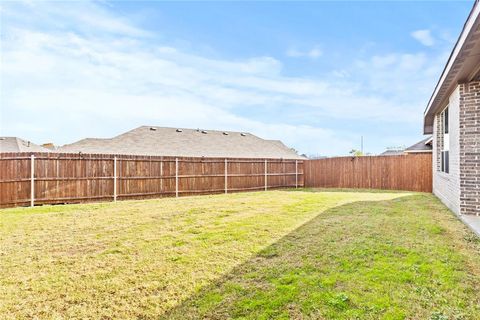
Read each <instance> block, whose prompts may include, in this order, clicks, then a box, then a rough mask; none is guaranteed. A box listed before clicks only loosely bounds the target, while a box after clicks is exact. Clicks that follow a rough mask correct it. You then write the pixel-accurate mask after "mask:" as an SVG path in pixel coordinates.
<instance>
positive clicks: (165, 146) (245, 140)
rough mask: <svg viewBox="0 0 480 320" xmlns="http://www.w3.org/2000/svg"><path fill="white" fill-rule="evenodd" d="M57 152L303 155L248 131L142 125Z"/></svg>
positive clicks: (201, 155) (289, 157)
mask: <svg viewBox="0 0 480 320" xmlns="http://www.w3.org/2000/svg"><path fill="white" fill-rule="evenodd" d="M57 152H82V153H107V154H131V155H151V156H179V157H181V156H184V157H230V158H283V159H304V157H302V156H299V155H298V154H297V153H296V152H295V151H294V150H293V149H291V148H288V147H287V146H286V145H284V144H283V143H282V142H281V141H278V140H265V139H261V138H259V137H257V136H255V135H253V134H250V133H242V132H234V131H216V130H198V129H197V130H195V129H176V128H165V127H150V126H142V127H138V128H136V129H133V130H131V131H128V132H126V133H123V134H121V135H118V136H116V137H114V138H111V139H92V138H87V139H83V140H80V141H78V142H75V143H72V144H67V145H64V146H62V147H60V148H59V149H58V150H57Z"/></svg>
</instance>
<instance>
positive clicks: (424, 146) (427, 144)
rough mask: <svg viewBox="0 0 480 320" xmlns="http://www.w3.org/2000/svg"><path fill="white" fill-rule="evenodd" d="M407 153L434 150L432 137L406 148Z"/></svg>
mask: <svg viewBox="0 0 480 320" xmlns="http://www.w3.org/2000/svg"><path fill="white" fill-rule="evenodd" d="M405 152H406V153H420V152H432V137H428V138H425V139H423V140H422V141H419V142H417V143H415V144H414V145H411V146H410V147H408V148H407V149H405Z"/></svg>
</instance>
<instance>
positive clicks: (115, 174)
mask: <svg viewBox="0 0 480 320" xmlns="http://www.w3.org/2000/svg"><path fill="white" fill-rule="evenodd" d="M116 201H117V157H113V202H116Z"/></svg>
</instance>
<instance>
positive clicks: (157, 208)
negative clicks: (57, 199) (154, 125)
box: [0, 190, 480, 319]
mask: <svg viewBox="0 0 480 320" xmlns="http://www.w3.org/2000/svg"><path fill="white" fill-rule="evenodd" d="M9 318H13V319H15V318H19V319H23V318H27V319H30V318H40V319H61V318H64V319H72V318H82V319H84V318H95V319H100V318H102V319H121V318H128V319H131V318H141V319H159V318H173V319H193V318H207V319H225V318H242V319H273V318H282V319H480V241H479V240H478V239H477V238H476V237H475V236H474V235H473V234H472V233H470V232H469V231H468V230H467V229H466V228H465V227H464V226H463V225H462V223H460V222H459V221H458V220H457V219H456V218H455V217H454V216H453V214H452V213H451V212H450V211H448V210H447V209H446V208H445V207H444V206H443V205H442V204H441V203H440V202H439V201H438V200H437V199H436V198H434V197H433V196H432V195H429V194H418V193H405V192H380V191H376V192H371V191H351V190H330V191H326V190H320V191H315V190H304V191H301V190H300V191H269V192H252V193H237V194H229V195H215V196H198V197H185V198H179V199H173V198H170V199H159V200H145V201H125V202H117V203H103V204H84V205H66V206H44V207H36V208H16V209H4V210H0V319H9Z"/></svg>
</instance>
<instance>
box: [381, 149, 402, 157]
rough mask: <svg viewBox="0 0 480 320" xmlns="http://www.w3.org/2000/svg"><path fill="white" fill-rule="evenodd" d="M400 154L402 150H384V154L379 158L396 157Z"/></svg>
mask: <svg viewBox="0 0 480 320" xmlns="http://www.w3.org/2000/svg"><path fill="white" fill-rule="evenodd" d="M402 154H403V150H385V151H384V152H382V153H380V155H381V156H398V155H402Z"/></svg>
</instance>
